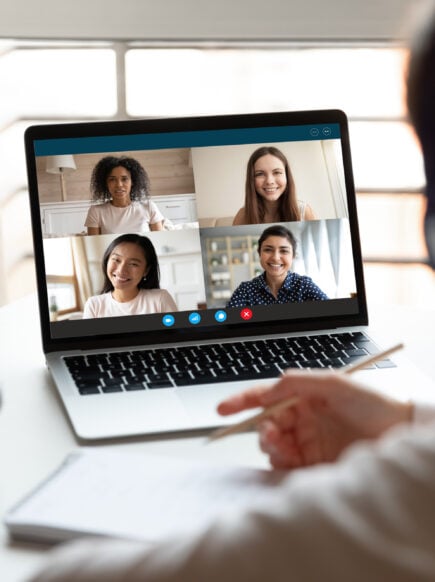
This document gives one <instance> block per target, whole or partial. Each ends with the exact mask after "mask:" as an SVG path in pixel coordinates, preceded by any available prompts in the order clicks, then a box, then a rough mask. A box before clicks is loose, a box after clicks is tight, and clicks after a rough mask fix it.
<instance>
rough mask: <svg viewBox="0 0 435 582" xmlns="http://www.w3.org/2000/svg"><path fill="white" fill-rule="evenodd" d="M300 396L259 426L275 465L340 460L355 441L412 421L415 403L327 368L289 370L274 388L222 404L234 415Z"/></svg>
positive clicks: (222, 410) (263, 444) (262, 442)
mask: <svg viewBox="0 0 435 582" xmlns="http://www.w3.org/2000/svg"><path fill="white" fill-rule="evenodd" d="M292 396H297V397H298V398H299V399H300V400H299V402H298V403H297V404H296V405H295V406H293V407H291V408H289V409H287V410H284V411H282V412H280V413H278V414H276V415H274V416H273V417H270V418H269V419H267V420H265V421H263V423H262V424H261V425H260V426H259V438H260V446H261V449H262V450H263V451H264V452H265V453H267V454H268V455H269V459H270V463H271V465H272V466H273V467H275V468H286V469H289V468H297V467H304V466H307V465H314V464H317V463H323V462H331V461H335V460H336V459H337V458H338V456H339V455H340V454H341V453H342V452H343V451H344V450H345V449H346V448H347V447H348V446H349V445H350V444H352V443H354V442H356V441H358V440H362V439H376V438H378V437H379V436H380V435H381V434H382V433H384V432H385V431H386V430H387V429H389V428H390V427H392V426H394V425H396V424H399V423H401V422H410V421H411V420H412V414H413V405H412V404H410V403H404V402H400V401H398V400H392V399H390V398H387V397H384V396H382V395H381V394H378V393H376V392H373V391H372V390H369V389H366V388H364V387H363V386H361V385H358V384H356V383H355V382H354V381H352V380H350V379H348V378H347V377H345V376H343V375H340V374H335V373H332V372H330V373H325V372H323V373H322V372H309V373H307V372H294V371H292V372H289V373H287V374H285V376H284V377H283V378H282V379H281V380H279V381H278V382H277V383H276V384H275V385H273V386H272V387H271V388H265V387H262V388H258V389H251V390H248V391H246V392H243V393H241V394H236V395H235V396H231V397H230V398H228V399H227V400H225V401H223V402H221V403H220V405H219V406H218V412H219V413H220V414H222V415H225V416H226V415H229V414H234V413H236V412H240V411H242V410H247V409H249V408H257V407H267V406H270V405H271V404H273V403H275V402H278V401H280V400H284V399H286V398H290V397H292Z"/></svg>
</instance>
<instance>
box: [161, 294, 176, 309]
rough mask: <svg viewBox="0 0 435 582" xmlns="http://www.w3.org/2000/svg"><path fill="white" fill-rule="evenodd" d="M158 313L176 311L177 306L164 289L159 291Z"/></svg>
mask: <svg viewBox="0 0 435 582" xmlns="http://www.w3.org/2000/svg"><path fill="white" fill-rule="evenodd" d="M160 301H161V303H160V312H161V313H164V312H165V311H178V307H177V304H176V303H175V301H174V299H173V297H172V295H171V294H170V293H169V291H167V290H166V289H160Z"/></svg>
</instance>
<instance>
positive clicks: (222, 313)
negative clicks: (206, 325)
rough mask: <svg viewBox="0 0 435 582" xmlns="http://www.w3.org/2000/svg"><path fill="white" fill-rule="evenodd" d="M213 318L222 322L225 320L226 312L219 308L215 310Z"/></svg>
mask: <svg viewBox="0 0 435 582" xmlns="http://www.w3.org/2000/svg"><path fill="white" fill-rule="evenodd" d="M214 318H215V320H216V321H218V322H219V323H222V322H223V321H225V320H226V318H227V314H226V312H225V311H222V309H219V311H216V313H215V314H214Z"/></svg>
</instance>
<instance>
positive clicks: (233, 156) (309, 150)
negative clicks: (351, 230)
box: [192, 141, 337, 218]
mask: <svg viewBox="0 0 435 582" xmlns="http://www.w3.org/2000/svg"><path fill="white" fill-rule="evenodd" d="M321 143H322V142H320V141H298V142H286V143H279V144H276V146H277V147H278V148H279V149H280V150H281V151H282V152H283V153H284V154H285V155H286V157H287V159H288V161H289V164H290V167H291V170H292V173H293V178H294V181H295V184H296V195H297V198H298V199H301V200H304V201H305V202H308V203H309V204H310V206H311V207H312V209H313V211H314V214H315V216H316V217H317V218H337V214H336V211H335V204H334V193H333V192H332V191H331V183H330V181H329V179H328V173H327V170H326V166H325V159H324V156H323V152H322V147H321ZM268 145H273V144H268ZM256 147H257V146H256V145H241V146H227V147H210V148H206V147H205V148H193V149H192V164H193V174H194V178H195V194H196V202H197V209H198V218H221V217H225V216H235V214H236V212H237V211H238V210H239V208H241V207H242V206H244V198H245V175H246V164H247V162H248V159H249V156H250V155H251V154H252V152H253V151H254V150H255V149H256Z"/></svg>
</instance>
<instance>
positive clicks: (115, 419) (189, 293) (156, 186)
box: [25, 110, 399, 441]
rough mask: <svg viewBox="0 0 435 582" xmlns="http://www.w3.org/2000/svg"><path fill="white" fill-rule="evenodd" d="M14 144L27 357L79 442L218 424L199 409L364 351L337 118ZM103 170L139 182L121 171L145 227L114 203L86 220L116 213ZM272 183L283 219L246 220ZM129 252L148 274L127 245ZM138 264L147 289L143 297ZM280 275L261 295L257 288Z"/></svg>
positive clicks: (118, 125) (233, 122)
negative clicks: (25, 244)
mask: <svg viewBox="0 0 435 582" xmlns="http://www.w3.org/2000/svg"><path fill="white" fill-rule="evenodd" d="M25 147H26V160H27V169H28V184H29V195H30V208H31V217H32V228H33V238H34V251H35V264H36V274H37V287H38V298H39V311H40V322H41V332H42V344H43V349H44V353H45V356H46V363H47V367H48V370H49V371H50V374H51V376H52V378H53V380H54V383H55V385H56V387H57V390H58V392H59V395H60V397H61V401H62V403H63V406H64V408H65V411H66V414H67V417H68V419H69V421H70V423H71V426H72V428H73V430H74V433H75V435H76V436H77V438H78V439H79V440H81V441H94V440H99V439H108V438H118V437H131V436H139V435H153V434H154V435H155V434H161V433H174V432H178V431H190V430H196V429H208V428H215V427H218V426H222V425H224V424H225V423H231V422H234V420H235V419H234V418H222V417H220V416H219V415H217V413H216V405H217V403H218V402H219V401H221V400H222V399H223V398H225V397H228V396H229V395H230V394H234V393H237V392H239V391H241V390H244V389H246V388H248V387H250V386H253V385H258V384H262V383H268V384H270V383H271V382H273V381H274V379H275V378H277V377H278V376H279V375H280V374H281V373H282V372H283V370H285V369H286V368H288V367H294V368H307V369H310V368H338V369H339V368H340V367H341V366H344V365H346V364H348V363H352V362H354V361H356V360H357V359H358V358H361V357H362V356H364V355H367V354H370V353H375V352H376V351H377V350H378V346H377V345H376V343H375V342H373V341H372V340H371V338H370V337H369V336H368V335H367V334H366V330H365V327H366V326H367V324H368V315H367V305H366V296H365V290H364V279H363V266H362V258H361V248H360V240H359V232H358V220H357V210H356V199H355V191H354V183H353V175H352V165H351V154H350V147H349V134H348V123H347V119H346V115H345V114H344V113H343V112H341V111H339V110H324V111H320V110H318V111H299V112H280V113H261V114H245V115H224V116H211V117H190V118H170V119H145V120H133V121H121V122H119V121H116V122H115V121H109V122H96V123H74V124H54V125H39V126H32V127H30V128H29V129H28V130H27V131H26V134H25ZM261 148H263V149H261ZM264 148H266V149H264ZM267 148H268V149H267ZM270 148H275V149H270ZM257 151H258V152H260V153H261V152H263V154H262V155H261V156H260V157H259V158H258V160H260V166H258V163H259V162H258V160H257V161H256V162H255V163H254V162H252V160H253V156H254V152H257ZM264 152H269V153H264ZM270 152H272V153H270ZM281 154H282V155H281ZM279 156H281V157H279ZM112 158H116V161H115V168H118V169H119V167H121V174H122V173H123V174H124V175H125V174H126V171H125V168H124V166H119V165H116V164H117V163H118V162H119V158H122V159H124V160H125V158H127V159H128V160H131V159H133V160H135V162H136V163H138V164H139V165H140V167H141V168H143V169H144V171H145V178H143V174H142V178H140V180H139V178H137V170H133V169H132V167H131V166H128V167H129V168H130V170H128V171H127V178H130V182H131V183H133V186H134V185H135V183H136V186H137V183H139V182H140V184H141V188H140V189H139V190H140V191H139V190H138V188H136V195H137V199H135V200H134V201H133V202H131V203H130V202H129V203H128V206H129V209H131V208H130V207H133V205H135V207H138V208H139V211H140V212H142V214H143V216H144V218H143V220H142V222H141V223H140V225H139V226H137V224H133V223H132V222H131V221H130V220H129V218H126V217H125V215H124V214H123V210H124V209H125V205H124V206H123V207H121V211H120V214H119V215H116V217H118V218H116V217H115V219H113V216H112V218H111V225H109V226H107V224H106V223H104V224H103V222H102V223H101V225H100V224H97V223H95V222H94V223H93V222H92V220H90V216H91V215H93V214H95V212H97V213H100V216H101V212H103V211H105V209H109V210H113V207H114V206H117V209H116V211H118V210H119V206H118V205H117V204H116V201H115V198H116V196H117V195H118V193H117V192H115V193H114V192H113V191H111V190H110V187H109V185H108V181H109V176H112V178H113V175H112V174H113V172H114V170H113V168H112V169H111V170H110V169H109V170H108V171H107V172H108V173H107V172H106V174H105V173H104V168H105V167H106V166H105V165H104V164H105V163H106V162H107V159H109V160H110V159H112ZM102 160H106V162H102ZM249 160H251V162H249ZM261 160H262V161H263V162H264V161H265V160H266V161H269V162H270V161H271V160H272V166H273V167H271V168H269V169H268V168H266V169H265V168H263V167H261ZM107 163H108V164H109V165H108V166H107V167H109V166H110V162H107ZM119 163H120V162H119ZM249 163H251V166H249ZM286 164H287V165H286ZM112 165H113V164H112ZM97 168H99V170H98V171H97ZM102 168H103V169H102ZM122 168H124V169H122ZM283 168H284V170H283ZM98 172H100V174H99V177H98ZM115 174H116V172H115ZM279 174H280V175H279ZM270 176H272V177H270ZM112 178H110V179H112ZM115 179H116V176H115ZM261 180H263V182H262V184H261V183H260V182H261ZM280 180H281V183H280ZM98 181H99V182H100V185H101V182H102V183H103V186H102V187H101V188H100V190H98V187H97V186H98ZM134 181H136V182H135V183H134ZM283 181H284V182H285V184H284V186H283V185H282V182H283ZM252 183H254V185H255V189H256V190H255V191H254V192H253V193H252V188H253V186H252ZM144 184H145V185H146V188H145V189H146V190H147V191H146V192H145V190H144V187H143V185H144ZM106 186H107V188H106ZM133 186H132V185H131V184H130V186H129V187H131V188H132V189H131V191H130V199H131V200H133ZM285 187H287V188H292V189H293V190H292V192H290V190H287V193H286V196H287V198H288V199H290V198H291V196H293V199H294V200H295V201H296V202H295V204H296V207H297V211H296V212H294V213H293V215H291V216H290V215H286V216H285V220H280V221H278V222H277V221H276V220H275V221H272V222H268V220H267V216H270V214H269V215H264V216H263V218H262V217H261V212H260V211H259V210H258V209H259V208H266V207H269V206H267V204H268V203H269V202H270V200H275V199H276V200H278V201H279V199H280V198H282V197H283V196H284V194H282V193H281V194H280V193H279V192H278V197H276V198H275V199H274V198H273V196H274V195H275V189H276V190H277V191H278V190H279V188H284V190H285ZM249 188H251V190H249ZM262 188H263V190H261V189H262ZM101 189H103V190H104V192H103V193H101ZM247 189H248V192H249V194H247ZM284 190H282V192H284ZM91 191H93V192H94V194H95V192H97V195H98V196H95V195H94V198H95V197H97V199H93V197H92V194H91ZM120 191H121V194H122V193H123V192H122V188H120ZM111 196H112V197H111ZM268 197H270V200H269V201H268V200H267V198H268ZM259 198H262V200H263V201H264V200H266V202H265V203H264V204H263V207H262V206H261V203H262V202H261V200H260V203H258V199H259ZM245 200H246V202H245ZM251 200H256V203H257V218H256V219H255V220H256V221H255V220H254V222H253V223H252V218H250V219H248V214H249V212H251V210H252V208H251V206H252V205H253V204H254V203H253V202H251ZM286 204H287V202H286ZM248 206H249V207H250V208H251V210H248ZM254 213H255V211H254ZM251 214H252V213H251ZM236 216H238V217H239V219H238V220H236V221H235V222H236V223H237V222H238V224H233V222H234V219H235V217H236ZM240 216H242V219H240ZM283 216H284V215H283ZM243 217H244V218H243ZM93 220H95V218H94V219H93ZM92 225H93V226H92ZM277 228H278V230H277ZM268 229H269V230H268ZM270 229H272V230H270ZM280 229H281V230H280ZM265 232H266V235H265V237H266V238H265V239H264V242H263V243H262V246H261V249H262V250H261V253H260V252H259V246H258V243H259V240H260V239H261V237H262V236H263V233H265ZM287 232H290V233H291V236H292V237H293V238H292V239H291V240H290V239H288V238H286V236H287V235H286V233H287ZM268 233H272V234H268ZM283 233H284V234H283ZM138 237H139V238H138ZM144 239H146V244H148V245H150V244H151V246H152V248H153V249H154V255H153V256H154V257H155V260H154V259H153V260H152V259H150V256H149V255H147V253H146V252H145V251H144V249H143V246H142V247H141V246H140V244H141V243H139V242H137V241H138V240H141V241H142V242H143V240H144ZM289 240H290V242H289ZM271 241H272V243H273V244H270V243H271ZM293 243H294V244H293ZM274 245H275V246H274ZM289 245H290V247H291V249H290V251H288V248H287V250H286V249H284V247H288V246H289ZM294 246H295V247H296V248H294ZM275 247H277V248H278V253H281V254H279V257H281V258H278V259H277V258H276V256H278V255H273V256H272V254H273V253H275V252H276V248H275ZM281 247H282V248H281ZM120 249H121V250H120ZM125 249H127V250H128V252H131V249H134V252H136V255H135V257H136V259H137V253H139V261H140V260H142V261H143V260H145V270H143V272H141V273H140V277H139V279H138V281H137V282H136V280H134V282H135V286H134V289H133V291H134V293H135V294H136V293H137V296H136V297H139V295H140V296H141V297H142V296H143V297H145V299H144V300H143V301H142V303H141V307H140V306H139V303H137V301H138V300H137V299H136V297H135V299H134V300H133V303H132V302H131V301H126V297H127V295H122V297H121V296H120V295H119V293H121V292H120V291H119V292H118V287H117V286H116V285H118V284H119V285H121V286H122V285H123V284H126V282H127V280H128V282H129V283H130V282H131V279H132V277H133V276H131V277H130V274H129V272H128V273H126V271H121V272H120V271H117V272H114V271H113V270H112V272H111V273H109V272H108V271H110V270H111V266H110V265H111V264H112V261H113V260H114V259H113V257H114V256H115V259H116V260H117V261H118V262H121V261H126V262H128V261H130V263H131V259H132V258H131V256H130V255H129V254H128V252H127V255H125V252H124V251H125ZM283 249H284V250H283ZM293 251H295V252H293ZM134 252H133V254H134ZM288 252H290V254H291V256H290V259H289V258H288V257H287V258H283V256H284V255H283V253H288ZM264 253H269V254H268V257H267V256H266V258H265V256H263V255H264ZM271 256H272V258H270V257H271ZM133 258H134V257H133ZM105 259H106V262H104V261H105ZM286 261H287V262H286ZM130 263H129V265H130V266H131V264H130ZM151 263H152V264H153V269H154V271H157V273H158V275H159V276H158V278H157V279H155V277H154V279H153V281H152V282H151V283H150V282H149V281H148V283H147V282H146V279H148V280H149V279H150V278H153V277H152V276H151V275H150V273H151ZM133 267H134V268H136V271H137V270H138V266H137V265H136V264H135V265H133ZM284 267H285V268H287V267H288V268H289V271H288V272H289V274H288V275H286V278H285V285H283V287H282V288H281V289H280V290H279V292H278V294H277V295H276V294H274V292H273V291H272V289H271V287H270V286H269V283H270V281H271V280H272V279H273V277H274V276H275V275H274V273H275V271H276V270H279V269H282V268H284ZM140 268H142V269H143V265H142V267H140V265H139V271H140ZM274 269H275V271H273V270H274ZM154 271H153V272H154ZM269 271H270V272H269ZM275 274H276V273H275ZM113 276H115V277H117V278H118V280H117V282H116V284H115V286H114V284H112V283H113V280H112V278H111V277H113ZM271 278H272V279H271ZM273 280H274V281H275V279H273ZM144 281H145V282H144ZM107 284H109V287H107ZM110 285H112V286H111V287H110ZM260 295H261V298H260ZM91 304H92V305H94V307H93V308H92V309H91V307H90V306H91ZM95 304H96V305H97V306H99V307H98V308H95ZM133 304H134V306H133V308H132V309H130V307H131V305H133ZM112 308H113V309H112ZM398 339H399V338H398ZM394 370H395V364H394V362H393V361H391V360H386V361H383V362H380V363H379V364H378V365H375V366H372V369H371V370H367V371H365V373H366V374H367V375H370V381H371V382H372V383H373V381H374V379H375V377H376V378H379V379H380V382H381V384H382V382H383V381H384V379H385V378H386V375H388V374H389V373H391V372H392V371H394ZM237 419H238V418H237Z"/></svg>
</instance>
